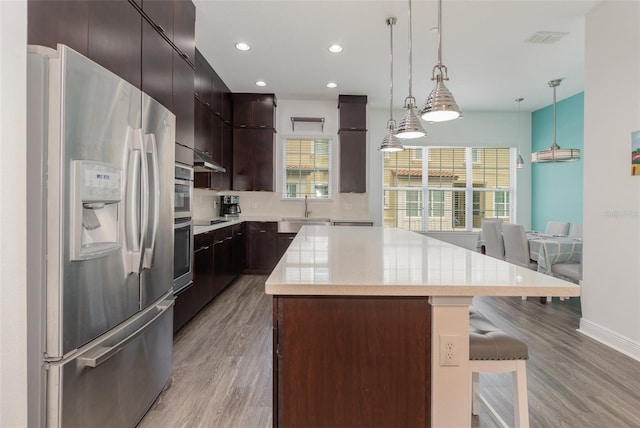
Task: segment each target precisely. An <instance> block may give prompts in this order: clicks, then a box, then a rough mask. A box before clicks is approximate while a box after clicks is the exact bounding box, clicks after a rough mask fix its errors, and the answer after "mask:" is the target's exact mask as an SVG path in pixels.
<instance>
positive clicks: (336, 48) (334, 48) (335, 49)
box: [329, 45, 342, 53]
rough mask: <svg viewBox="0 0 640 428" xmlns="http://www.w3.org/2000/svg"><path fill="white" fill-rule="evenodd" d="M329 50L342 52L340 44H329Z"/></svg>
mask: <svg viewBox="0 0 640 428" xmlns="http://www.w3.org/2000/svg"><path fill="white" fill-rule="evenodd" d="M329 52H332V53H340V52H342V46H340V45H331V46H329Z"/></svg>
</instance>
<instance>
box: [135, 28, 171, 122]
mask: <svg viewBox="0 0 640 428" xmlns="http://www.w3.org/2000/svg"><path fill="white" fill-rule="evenodd" d="M172 70H173V48H172V47H171V45H170V44H168V43H167V42H166V40H165V39H164V38H163V37H162V35H160V33H158V32H157V31H156V30H155V28H153V27H152V26H151V24H149V23H148V22H147V21H144V22H143V23H142V91H143V92H145V93H146V94H148V95H149V96H150V97H151V98H153V99H155V100H156V101H158V102H159V103H160V104H162V105H163V106H165V107H166V108H168V109H169V110H171V111H173V90H172V88H173V71H172Z"/></svg>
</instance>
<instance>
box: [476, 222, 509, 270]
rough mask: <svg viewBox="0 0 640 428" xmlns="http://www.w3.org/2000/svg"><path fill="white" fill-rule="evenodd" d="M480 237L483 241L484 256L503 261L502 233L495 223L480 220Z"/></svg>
mask: <svg viewBox="0 0 640 428" xmlns="http://www.w3.org/2000/svg"><path fill="white" fill-rule="evenodd" d="M481 227H482V237H483V239H484V247H485V254H486V255H488V256H491V257H494V258H496V259H500V260H504V242H503V240H502V233H500V230H499V229H498V223H497V222H496V221H492V220H487V219H484V218H483V219H482V223H481Z"/></svg>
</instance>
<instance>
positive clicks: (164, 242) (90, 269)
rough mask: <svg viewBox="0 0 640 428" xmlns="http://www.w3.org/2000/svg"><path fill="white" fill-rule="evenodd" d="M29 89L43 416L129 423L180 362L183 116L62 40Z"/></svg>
mask: <svg viewBox="0 0 640 428" xmlns="http://www.w3.org/2000/svg"><path fill="white" fill-rule="evenodd" d="M27 100H28V120H29V128H30V131H29V135H28V153H29V156H30V159H29V160H30V162H32V164H33V165H35V167H34V168H33V169H32V170H31V171H30V173H29V174H28V175H29V180H28V184H27V185H28V192H29V195H30V196H29V202H28V203H29V207H30V208H29V209H30V216H31V218H32V219H34V220H33V221H34V224H35V225H37V227H34V229H33V231H32V232H30V233H29V235H28V236H27V239H28V243H27V248H28V251H29V254H30V260H31V263H33V265H34V270H35V271H37V272H39V274H38V275H34V276H32V277H31V278H30V280H29V283H28V287H29V290H30V292H29V299H30V300H29V308H30V309H29V310H30V313H34V314H42V316H41V320H42V323H41V326H42V327H41V328H39V327H36V328H34V330H35V331H30V332H29V334H33V333H35V334H38V333H39V334H40V335H41V337H40V341H39V344H38V345H37V346H39V348H40V349H39V351H38V352H39V353H38V355H40V356H41V357H42V361H41V364H40V366H41V367H38V369H40V370H41V371H40V375H39V383H38V387H39V389H40V391H41V397H42V403H43V404H42V406H41V407H40V410H41V411H40V414H39V415H38V418H37V419H38V422H37V425H46V426H49V427H58V426H64V427H77V426H83V427H87V426H101V427H108V426H113V427H115V426H117V427H133V426H135V425H136V424H137V423H138V421H139V420H140V419H141V418H142V417H143V416H144V414H145V412H146V411H147V410H148V408H149V407H150V406H151V404H153V402H154V400H155V399H156V397H157V396H158V395H159V394H160V392H161V390H162V388H163V387H164V385H165V384H166V383H167V382H168V380H169V378H170V375H171V370H172V346H173V331H172V330H173V329H172V323H173V303H174V301H173V289H172V287H173V228H172V221H173V213H174V206H173V205H174V199H173V195H172V193H171V189H172V188H173V185H174V174H173V166H174V156H175V151H174V141H175V116H174V115H173V114H172V113H171V112H170V111H169V110H167V109H166V108H164V107H163V106H162V105H160V104H159V103H157V102H156V101H154V100H153V99H151V98H150V97H148V96H147V95H146V94H144V93H142V92H141V91H140V90H138V89H137V88H135V87H134V86H132V85H131V84H129V83H127V82H126V81H124V80H122V79H120V78H119V77H117V76H116V75H114V74H113V73H111V72H109V71H108V70H106V69H104V68H103V67H101V66H99V65H98V64H96V63H94V62H92V61H90V60H88V59H87V58H85V57H83V56H82V55H80V54H78V53H77V52H75V51H73V50H72V49H70V48H68V47H66V46H63V45H58V47H57V50H53V49H50V48H44V47H40V46H37V47H36V46H30V47H29V55H28V98H27ZM34 207H36V210H34V209H33V208H34ZM38 207H40V209H39V210H38ZM34 377H38V375H35V376H33V373H32V374H30V379H33V378H34Z"/></svg>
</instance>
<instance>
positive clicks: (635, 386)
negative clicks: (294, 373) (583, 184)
mask: <svg viewBox="0 0 640 428" xmlns="http://www.w3.org/2000/svg"><path fill="white" fill-rule="evenodd" d="M265 279H266V276H262V275H244V276H242V277H240V278H239V279H238V280H236V281H235V282H234V283H233V284H232V285H231V286H230V287H229V288H228V289H227V290H225V291H224V292H223V293H222V294H221V295H220V296H218V297H217V298H216V299H215V300H214V301H213V302H212V303H211V304H210V305H209V306H207V307H206V308H205V309H204V310H203V311H202V312H200V314H198V315H197V316H196V317H195V318H194V319H193V320H192V321H191V322H190V323H189V324H187V325H186V326H185V327H184V328H183V329H182V330H181V331H179V332H178V334H177V335H176V336H175V342H174V369H173V380H172V383H171V384H170V386H169V387H168V388H167V389H166V390H165V391H164V392H163V393H162V394H161V395H160V397H159V398H158V400H157V401H156V402H155V403H154V405H153V406H152V408H151V409H150V410H149V412H148V413H147V415H146V416H145V417H144V418H143V419H142V421H141V422H140V424H139V427H141V428H150V427H153V428H157V427H221V428H224V427H230V428H253V427H256V428H258V427H260V428H262V427H271V426H272V417H271V405H272V400H271V397H272V395H271V385H272V383H271V377H272V371H271V370H272V369H271V367H272V360H271V358H272V350H271V340H272V331H271V325H272V318H271V309H272V306H271V296H267V295H265V294H264V281H265ZM474 305H475V306H476V307H477V308H478V309H480V311H481V312H482V313H483V314H484V315H485V316H486V317H487V318H489V319H490V320H491V321H492V322H493V323H494V324H496V325H497V326H499V327H500V328H502V329H504V330H505V331H508V332H509V333H512V334H514V335H515V336H517V337H519V338H521V339H523V340H524V341H526V342H527V344H528V345H529V354H530V359H529V361H528V363H527V370H528V373H527V375H528V376H527V377H528V390H529V416H530V423H531V427H532V428H549V427H572V428H573V427H575V428H590V427H593V428H596V427H598V428H601V427H607V428H623V427H640V362H638V361H636V360H634V359H632V358H630V357H627V356H625V355H623V354H621V353H619V352H616V351H614V350H612V349H610V348H608V347H606V346H604V345H602V344H600V343H598V342H596V341H594V340H592V339H590V338H588V337H586V336H584V335H581V334H580V333H578V332H577V331H576V329H577V328H578V323H579V319H580V310H579V299H575V298H574V299H572V301H571V302H570V303H567V302H564V303H562V302H559V301H558V300H557V299H555V300H554V301H553V302H552V303H548V304H546V305H542V304H540V303H539V302H538V300H537V299H534V298H529V300H527V301H522V300H521V299H520V298H519V297H515V298H474ZM481 385H482V388H483V393H484V395H485V396H486V397H487V399H488V401H489V402H490V403H491V405H492V406H493V407H494V408H496V409H497V411H498V412H499V413H500V415H501V417H502V418H503V419H504V420H505V421H506V422H507V423H509V424H513V415H512V407H511V406H512V398H511V378H510V376H509V375H507V374H485V375H481ZM472 426H473V427H481V428H485V427H495V426H497V424H496V423H495V422H494V421H493V420H492V419H491V416H490V415H489V414H488V413H487V412H486V410H485V409H481V411H480V415H479V416H477V417H473V418H472Z"/></svg>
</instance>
